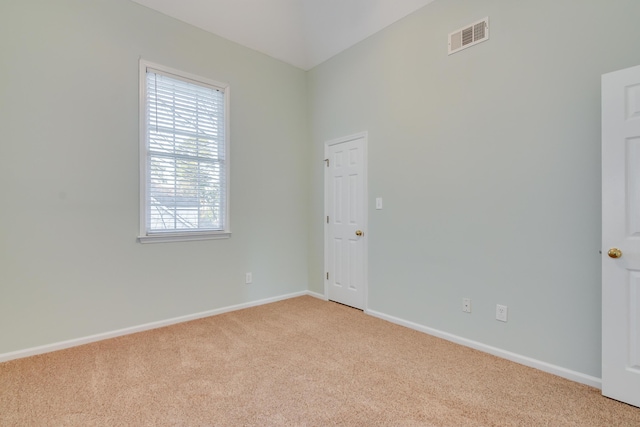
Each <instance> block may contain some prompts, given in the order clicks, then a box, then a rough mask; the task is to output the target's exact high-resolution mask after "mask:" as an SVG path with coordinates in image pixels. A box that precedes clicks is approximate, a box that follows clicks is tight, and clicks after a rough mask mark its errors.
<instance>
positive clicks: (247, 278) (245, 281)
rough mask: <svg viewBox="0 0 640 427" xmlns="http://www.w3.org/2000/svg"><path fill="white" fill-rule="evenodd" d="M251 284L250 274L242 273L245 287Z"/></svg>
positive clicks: (251, 276)
mask: <svg viewBox="0 0 640 427" xmlns="http://www.w3.org/2000/svg"><path fill="white" fill-rule="evenodd" d="M252 282H253V275H252V274H251V273H244V283H246V284H247V285H248V284H250V283H252Z"/></svg>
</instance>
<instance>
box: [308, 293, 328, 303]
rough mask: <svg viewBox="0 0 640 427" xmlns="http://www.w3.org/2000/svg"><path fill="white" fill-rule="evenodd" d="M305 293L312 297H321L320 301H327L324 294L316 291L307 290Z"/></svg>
mask: <svg viewBox="0 0 640 427" xmlns="http://www.w3.org/2000/svg"><path fill="white" fill-rule="evenodd" d="M307 295H309V296H311V297H314V298H318V299H321V300H322V301H329V299H328V298H327V297H326V296H325V295H324V294H319V293H317V292H311V291H307Z"/></svg>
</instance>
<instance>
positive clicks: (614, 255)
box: [607, 248, 622, 258]
mask: <svg viewBox="0 0 640 427" xmlns="http://www.w3.org/2000/svg"><path fill="white" fill-rule="evenodd" d="M607 255H609V256H610V257H611V258H620V257H621V256H622V251H621V250H620V249H618V248H611V249H609V252H607Z"/></svg>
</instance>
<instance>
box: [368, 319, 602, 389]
mask: <svg viewBox="0 0 640 427" xmlns="http://www.w3.org/2000/svg"><path fill="white" fill-rule="evenodd" d="M365 313H366V314H369V315H371V316H373V317H377V318H379V319H382V320H386V321H388V322H391V323H395V324H397V325H401V326H405V327H407V328H410V329H414V330H416V331H420V332H424V333H425V334H429V335H433V336H435V337H438V338H442V339H445V340H447V341H451V342H454V343H456V344H460V345H463V346H465V347H470V348H473V349H476V350H480V351H483V352H485V353H489V354H492V355H494V356H498V357H501V358H503V359H507V360H510V361H512V362H516V363H519V364H521V365H525V366H529V367H531V368H536V369H539V370H541V371H544V372H548V373H550V374H554V375H557V376H559V377H562V378H566V379H568V380H571V381H575V382H578V383H581V384H586V385H589V386H591V387H595V388H598V389H602V379H601V378H596V377H592V376H591V375H587V374H583V373H581V372H576V371H572V370H570V369H566V368H563V367H561V366H556V365H552V364H550V363H547V362H542V361H540V360H536V359H532V358H530V357H527V356H522V355H520V354H516V353H512V352H510V351H507V350H502V349H500V348H497V347H492V346H490V345H486V344H482V343H480V342H477V341H473V340H470V339H467V338H462V337H459V336H457V335H453V334H450V333H448V332H443V331H439V330H437V329H433V328H429V327H426V326H423V325H420V324H417V323H413V322H409V321H407V320H403V319H400V318H397V317H393V316H389V315H388V314H384V313H380V312H378V311H375V310H365Z"/></svg>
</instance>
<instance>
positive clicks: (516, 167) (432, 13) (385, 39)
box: [308, 0, 640, 377]
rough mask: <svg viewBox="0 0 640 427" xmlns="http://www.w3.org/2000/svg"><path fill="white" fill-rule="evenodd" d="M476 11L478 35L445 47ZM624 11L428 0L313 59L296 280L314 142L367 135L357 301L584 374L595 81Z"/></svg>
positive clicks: (618, 43) (621, 37) (595, 354)
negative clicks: (323, 58)
mask: <svg viewBox="0 0 640 427" xmlns="http://www.w3.org/2000/svg"><path fill="white" fill-rule="evenodd" d="M485 16H489V18H490V30H491V36H490V40H489V41H487V42H484V43H481V44H479V45H477V46H475V47H472V48H470V49H467V50H464V51H462V52H459V53H456V54H454V55H452V56H447V35H448V34H449V32H451V31H453V30H456V29H458V28H461V27H462V26H464V25H466V24H469V23H472V22H474V21H476V20H479V19H482V18H484V17H485ZM639 17H640V2H638V1H636V0H627V1H624V0H613V1H612V0H589V1H580V0H539V1H533V2H524V1H513V0H477V1H463V0H436V1H435V2H434V3H431V4H430V5H428V6H426V7H425V8H423V9H421V10H419V11H417V12H416V13H414V14H412V15H410V16H409V17H407V18H405V19H403V20H402V21H400V22H398V23H396V24H394V25H392V26H390V27H388V28H387V29H385V30H384V31H382V32H380V33H378V34H376V35H374V36H372V37H370V38H368V39H367V40H365V41H364V42H362V43H360V44H358V45H357V46H355V47H353V48H351V49H349V50H347V51H345V52H343V53H342V54H340V55H338V56H336V57H334V58H332V59H331V60H329V61H327V62H325V63H324V64H321V65H320V66H318V67H316V68H314V69H313V70H312V71H311V72H310V73H309V78H308V90H309V105H310V127H311V133H312V139H313V153H312V159H313V161H312V163H310V165H311V167H312V170H313V172H312V175H313V178H312V186H313V187H312V194H313V199H312V201H311V220H310V223H311V224H313V227H312V231H311V235H310V239H311V243H310V251H309V259H310V265H309V274H310V276H309V277H310V284H309V286H310V289H311V290H313V291H316V292H320V291H322V289H323V281H322V268H323V266H322V253H323V252H322V251H323V243H322V238H323V237H322V236H323V234H322V233H323V227H322V212H323V209H322V204H323V196H322V194H323V181H322V174H323V170H322V162H321V159H322V155H323V144H324V141H327V140H330V139H334V138H337V137H340V136H344V135H349V134H353V133H356V132H360V131H368V132H369V207H368V209H369V228H370V229H369V234H368V236H369V308H370V309H372V310H376V311H379V312H383V313H386V314H388V315H391V316H396V317H399V318H402V319H405V320H408V321H412V322H415V323H418V324H421V325H425V326H428V327H431V328H435V329H439V330H441V331H445V332H448V333H451V334H455V335H458V336H461V337H465V338H468V339H471V340H475V341H478V342H481V343H483V344H486V345H490V346H495V347H498V348H501V349H504V350H507V351H512V352H515V353H517V354H521V355H524V356H528V357H531V358H534V359H538V360H541V361H544V362H547V363H551V364H554V365H558V366H561V367H565V368H568V369H571V370H575V371H577V372H581V373H584V374H587V375H592V376H596V377H599V376H600V334H601V327H600V313H601V309H600V303H601V299H600V255H599V253H598V251H599V249H600V229H601V227H600V220H601V217H600V194H601V192H600V76H601V74H603V73H606V72H609V71H613V70H616V69H621V68H625V67H629V66H632V65H636V64H639V63H640V50H639V49H638V45H637V42H638V34H637V28H638V18H639ZM375 197H383V198H384V209H383V210H381V211H376V210H375V209H374V202H375ZM463 297H469V298H471V299H472V306H473V313H472V314H465V313H462V311H461V304H462V298H463ZM497 303H498V304H505V305H508V307H509V321H508V323H501V322H498V321H496V320H495V306H496V304H497Z"/></svg>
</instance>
